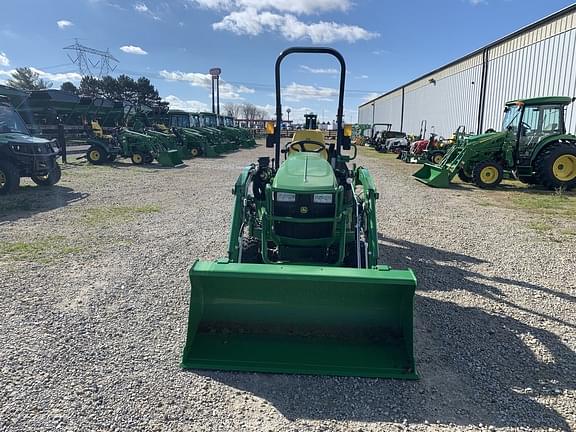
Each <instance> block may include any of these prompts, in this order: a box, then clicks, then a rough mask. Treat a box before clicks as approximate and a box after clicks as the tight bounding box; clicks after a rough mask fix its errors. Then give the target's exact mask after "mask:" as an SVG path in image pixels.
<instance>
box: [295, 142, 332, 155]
mask: <svg viewBox="0 0 576 432" xmlns="http://www.w3.org/2000/svg"><path fill="white" fill-rule="evenodd" d="M304 144H315V145H317V146H318V148H317V149H314V150H307V149H306V147H305V146H304ZM286 150H288V151H290V150H294V151H297V152H309V153H322V152H323V151H328V150H327V148H326V144H324V143H322V142H320V141H313V140H300V141H292V142H290V143H288V144H286Z"/></svg>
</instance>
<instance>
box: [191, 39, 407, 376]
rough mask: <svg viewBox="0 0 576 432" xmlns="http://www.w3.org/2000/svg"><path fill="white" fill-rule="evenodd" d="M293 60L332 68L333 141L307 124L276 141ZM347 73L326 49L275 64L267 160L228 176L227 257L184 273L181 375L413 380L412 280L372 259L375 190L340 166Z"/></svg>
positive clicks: (346, 143) (365, 177)
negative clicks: (335, 82) (336, 73)
mask: <svg viewBox="0 0 576 432" xmlns="http://www.w3.org/2000/svg"><path fill="white" fill-rule="evenodd" d="M294 53H304V54H329V55H332V56H334V57H335V58H336V59H337V60H338V62H339V64H340V89H339V96H338V107H337V139H336V140H335V142H332V143H330V144H326V142H325V138H324V133H323V131H321V130H319V129H316V128H315V127H314V126H312V125H309V126H310V128H308V129H302V130H297V131H295V133H294V135H293V137H292V141H291V142H288V143H286V144H284V145H282V143H281V128H282V104H281V94H280V91H281V79H280V66H281V64H282V61H283V59H284V58H285V57H286V56H288V55H290V54H294ZM345 77H346V65H345V62H344V58H343V57H342V55H341V54H340V53H339V52H338V51H336V50H334V49H331V48H321V47H306V48H289V49H287V50H285V51H284V52H282V53H281V54H280V56H279V57H278V59H277V60H276V65H275V83H276V120H275V123H268V124H267V125H266V131H267V133H268V135H267V139H266V147H268V148H274V157H273V158H272V159H271V158H270V157H269V156H263V157H260V158H259V159H258V161H257V163H252V164H250V165H249V166H247V167H245V168H244V169H243V171H242V173H241V174H240V176H239V177H238V180H237V181H236V184H235V186H234V188H233V194H234V207H233V215H232V222H231V229H230V237H229V245H228V256H227V258H225V259H220V260H215V261H196V262H194V264H193V265H192V268H191V269H190V282H191V297H190V310H189V320H188V332H187V340H186V346H185V348H184V353H183V359H182V366H183V367H184V368H190V369H220V370H234V371H256V372H273V373H297V374H326V375H346V376H364V377H388V378H401V379H416V378H417V374H416V370H415V363H414V353H413V328H412V321H413V298H414V291H415V288H416V279H415V276H414V274H413V272H412V271H411V270H395V269H391V268H390V267H388V266H386V265H382V264H380V263H379V262H378V252H379V244H378V232H377V221H376V200H377V199H378V192H377V191H376V187H375V183H374V179H373V178H372V176H371V175H370V173H369V172H368V170H367V169H366V168H362V167H359V166H356V165H355V164H350V161H352V160H353V159H354V158H355V156H356V147H355V146H353V145H352V144H351V141H350V137H351V135H352V125H346V126H344V125H343V110H344V85H345ZM350 165H351V166H350Z"/></svg>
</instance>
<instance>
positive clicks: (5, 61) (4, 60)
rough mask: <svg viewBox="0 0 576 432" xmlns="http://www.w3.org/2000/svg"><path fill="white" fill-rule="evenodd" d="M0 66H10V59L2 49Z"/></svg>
mask: <svg viewBox="0 0 576 432" xmlns="http://www.w3.org/2000/svg"><path fill="white" fill-rule="evenodd" d="M0 66H10V59H9V58H8V56H7V55H6V53H3V52H2V51H0Z"/></svg>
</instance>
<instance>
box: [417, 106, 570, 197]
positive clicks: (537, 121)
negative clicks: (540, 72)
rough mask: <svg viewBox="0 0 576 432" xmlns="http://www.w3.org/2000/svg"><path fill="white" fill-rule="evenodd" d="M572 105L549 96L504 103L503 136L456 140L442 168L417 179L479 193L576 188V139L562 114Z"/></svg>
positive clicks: (429, 170) (424, 172)
mask: <svg viewBox="0 0 576 432" xmlns="http://www.w3.org/2000/svg"><path fill="white" fill-rule="evenodd" d="M573 101H574V99H573V98H570V97H562V96H550V97H538V98H532V99H519V100H514V101H511V102H508V103H506V105H505V108H504V120H503V123H502V131H501V132H493V131H492V132H488V133H484V134H481V135H474V136H468V137H463V136H460V137H458V139H457V143H456V144H455V145H453V146H452V148H451V149H450V150H449V151H448V153H447V154H446V156H445V157H444V159H443V160H442V162H441V163H440V164H439V165H431V164H425V165H424V166H423V167H422V168H421V169H420V170H419V171H417V172H416V173H415V174H414V177H416V179H417V180H419V181H421V182H423V183H425V184H427V185H429V186H433V187H448V185H449V184H450V181H451V180H452V179H453V178H454V176H456V175H458V176H459V177H460V179H461V180H462V181H464V182H469V183H474V184H475V185H476V186H478V187H480V188H486V189H487V188H493V187H496V186H497V185H498V184H500V182H501V181H502V179H504V178H508V179H518V180H520V181H522V182H524V183H527V184H534V185H541V186H544V187H546V188H548V189H551V190H554V189H558V188H562V189H565V190H569V189H571V188H574V187H576V136H575V135H571V134H567V133H566V125H565V122H564V114H565V110H566V107H567V106H568V105H569V104H571V103H572V102H573Z"/></svg>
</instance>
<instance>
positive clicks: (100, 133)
mask: <svg viewBox="0 0 576 432" xmlns="http://www.w3.org/2000/svg"><path fill="white" fill-rule="evenodd" d="M90 128H91V129H92V132H93V133H94V136H96V137H97V138H104V139H112V135H107V134H105V133H104V129H102V126H100V123H98V121H97V120H92V121H91V122H90Z"/></svg>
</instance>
